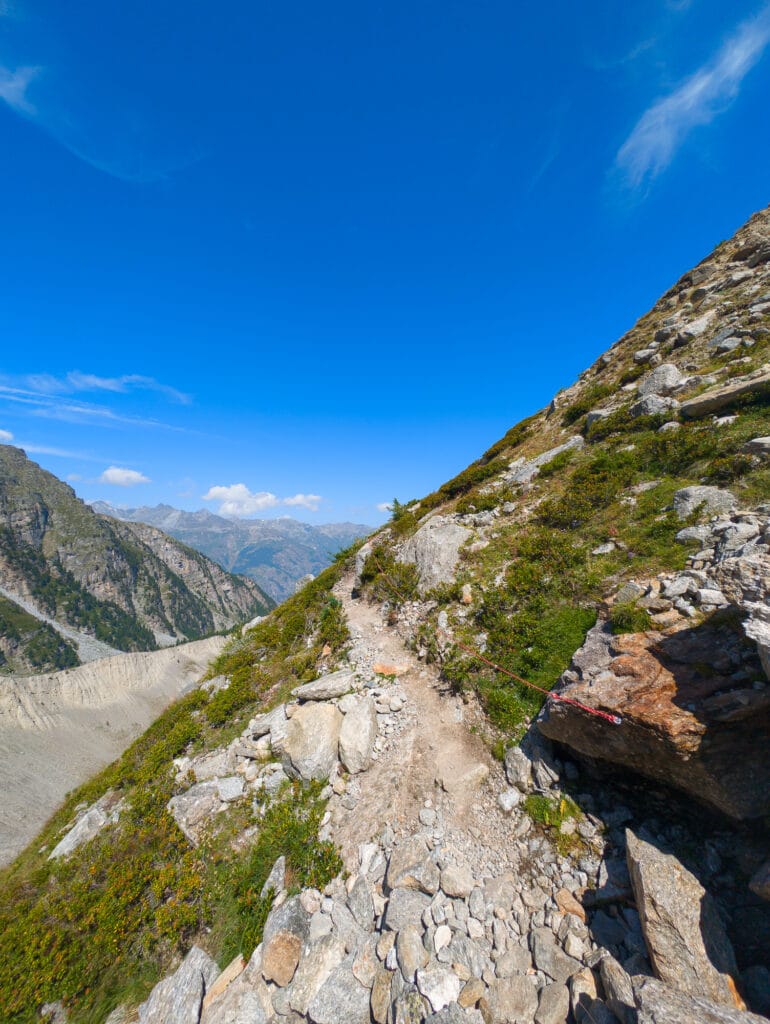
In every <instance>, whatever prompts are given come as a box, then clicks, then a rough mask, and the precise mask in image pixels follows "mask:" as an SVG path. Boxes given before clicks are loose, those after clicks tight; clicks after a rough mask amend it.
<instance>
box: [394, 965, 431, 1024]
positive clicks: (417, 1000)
mask: <svg viewBox="0 0 770 1024" xmlns="http://www.w3.org/2000/svg"><path fill="white" fill-rule="evenodd" d="M396 979H398V980H400V975H394V978H393V987H394V988H395V984H396ZM402 984H403V982H402ZM393 994H394V993H393V989H391V996H393ZM425 1008H426V1004H425V1000H424V999H423V997H422V996H421V995H420V993H419V992H418V991H417V989H416V988H415V986H414V985H407V986H405V987H404V988H403V990H402V991H400V992H399V993H398V995H396V996H395V998H394V999H393V1015H392V1021H393V1024H424V1021H425Z"/></svg>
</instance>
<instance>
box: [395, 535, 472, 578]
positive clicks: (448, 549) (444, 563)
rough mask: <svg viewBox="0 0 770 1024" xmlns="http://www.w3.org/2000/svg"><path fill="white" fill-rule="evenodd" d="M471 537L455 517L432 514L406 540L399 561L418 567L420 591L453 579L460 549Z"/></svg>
mask: <svg viewBox="0 0 770 1024" xmlns="http://www.w3.org/2000/svg"><path fill="white" fill-rule="evenodd" d="M470 536H471V531H470V530H469V529H467V527H465V526H460V524H459V523H456V522H455V521H454V519H452V518H450V517H448V516H431V517H430V519H428V520H427V521H426V522H425V523H423V525H422V526H421V527H420V529H419V530H417V532H416V533H415V534H414V535H413V536H412V537H410V538H409V539H408V540H407V541H406V542H405V544H404V545H403V547H402V548H401V552H400V553H399V556H398V560H399V561H400V562H405V563H407V564H411V565H414V566H416V567H417V572H418V575H419V589H420V593H421V594H424V593H425V592H426V591H428V590H432V588H433V587H437V586H438V585H439V584H440V583H452V582H454V578H455V570H456V569H457V562H458V561H459V558H460V548H461V547H462V546H463V544H464V543H465V542H466V540H468V538H469V537H470Z"/></svg>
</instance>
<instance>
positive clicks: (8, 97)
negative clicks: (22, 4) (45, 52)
mask: <svg viewBox="0 0 770 1024" xmlns="http://www.w3.org/2000/svg"><path fill="white" fill-rule="evenodd" d="M3 13H5V12H4V11H3V10H2V9H0V15H2V14H3ZM40 71H41V69H40V68H38V67H23V68H16V69H15V70H13V71H12V70H11V69H10V68H8V67H4V66H3V65H2V64H0V100H4V101H5V102H6V103H7V104H8V106H9V107H10V108H11V110H15V111H16V113H17V114H22V115H23V116H25V117H34V116H35V114H36V113H37V110H36V109H35V105H34V104H33V103H32V102H31V101H30V100H29V98H28V96H27V90H28V89H29V85H30V82H32V80H33V79H34V78H36V77H37V75H38V74H39V73H40Z"/></svg>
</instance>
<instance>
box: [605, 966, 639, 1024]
mask: <svg viewBox="0 0 770 1024" xmlns="http://www.w3.org/2000/svg"><path fill="white" fill-rule="evenodd" d="M599 973H600V975H601V979H602V987H603V988H604V995H605V999H606V1001H607V1005H608V1006H609V1008H610V1010H612V1012H613V1013H614V1014H615V1016H616V1017H617V1018H618V1020H619V1021H620V1024H636V1011H635V1006H636V1003H635V1000H634V989H633V986H632V984H631V978H630V977H629V975H628V974H627V973H626V971H624V970H623V968H622V967H621V966H620V964H619V963H618V962H617V960H616V959H615V958H614V957H613V956H610V954H609V953H607V954H605V955H604V956H603V957H602V959H601V961H600V962H599Z"/></svg>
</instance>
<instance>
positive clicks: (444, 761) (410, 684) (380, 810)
mask: <svg viewBox="0 0 770 1024" xmlns="http://www.w3.org/2000/svg"><path fill="white" fill-rule="evenodd" d="M353 583H354V580H353V576H352V575H350V576H346V577H345V578H344V579H343V580H342V581H341V582H340V584H339V585H338V586H337V588H336V589H335V595H336V596H337V598H338V599H339V600H340V601H342V603H343V605H344V608H345V612H346V615H347V619H348V626H349V628H350V632H351V635H352V638H353V643H352V647H351V651H350V655H349V657H350V660H351V662H352V663H353V664H354V665H355V666H356V667H357V668H358V670H359V672H360V674H361V675H362V676H363V677H364V678H367V677H371V675H372V674H373V667H374V665H376V664H378V663H380V664H382V665H391V666H394V667H396V668H397V669H398V670H399V672H398V678H397V681H396V682H395V683H394V684H391V687H390V688H389V689H386V691H385V693H386V695H387V694H388V693H389V692H390V690H392V691H393V693H394V695H395V697H396V701H398V700H399V698H400V697H401V696H403V698H405V699H406V704H405V707H404V708H403V710H401V711H399V712H398V715H397V719H398V726H397V728H396V729H395V730H394V732H393V733H391V735H390V736H388V739H387V743H386V745H385V747H384V749H383V750H382V751H381V753H380V754H379V757H378V759H377V761H376V762H375V763H374V764H373V765H372V767H371V768H370V769H369V770H368V771H366V772H364V773H363V774H361V775H358V776H355V777H354V778H353V779H352V780H351V783H350V785H349V788H348V800H347V803H348V804H350V805H352V806H349V807H347V808H345V807H344V806H343V807H339V808H337V809H336V813H334V814H333V820H332V825H333V827H334V839H335V842H337V843H338V844H339V846H340V847H341V849H342V851H343V857H344V858H345V860H346V862H348V861H350V862H351V863H352V861H353V859H354V858H355V857H356V856H357V848H358V844H359V843H362V842H368V841H369V840H370V839H372V838H373V837H374V836H375V835H380V834H381V833H382V830H383V828H385V827H386V826H390V827H391V828H392V829H393V831H394V832H395V833H396V834H406V833H411V832H413V831H415V829H416V828H419V827H422V825H424V824H425V823H426V822H430V821H431V819H432V818H433V815H432V814H431V813H430V812H431V811H432V812H434V814H435V822H434V823H435V827H436V829H437V833H440V834H441V835H442V837H448V836H450V835H451V837H452V841H453V845H458V844H459V845H466V846H470V847H471V848H472V849H470V850H469V851H468V854H467V855H468V856H473V857H479V856H481V859H482V860H483V861H484V862H485V863H486V864H487V865H488V866H489V867H490V868H492V867H497V868H504V867H505V866H506V860H507V858H506V855H505V843H506V841H507V835H508V834H509V832H510V824H509V822H508V820H506V819H505V818H504V816H503V815H502V814H501V812H500V811H499V809H498V806H497V802H496V794H497V793H498V792H499V791H500V790H501V789H502V788H503V787H504V785H505V783H504V778H503V774H502V771H501V769H500V765H499V764H498V763H497V762H496V761H495V760H494V759H493V758H492V756H491V755H490V753H489V750H488V748H487V746H486V744H485V743H484V742H483V740H482V739H481V737H480V735H479V734H478V733H477V732H475V731H472V728H473V726H474V724H475V723H477V722H479V721H480V711H479V709H478V708H477V706H476V705H475V704H474V703H473V702H470V703H464V701H463V700H462V698H461V697H458V696H456V695H454V694H452V693H451V692H449V691H448V690H447V689H446V687H445V686H443V685H442V684H441V683H440V681H439V678H438V672H437V670H436V669H435V668H434V667H433V666H426V665H424V664H423V663H422V662H420V661H419V660H418V659H417V657H416V655H415V654H414V653H413V652H412V651H410V650H409V649H408V648H407V647H406V646H405V644H404V641H403V640H402V638H401V637H400V636H399V634H398V631H397V628H396V627H391V626H387V625H385V624H384V622H383V619H382V613H381V610H380V607H379V606H378V605H373V604H369V603H368V602H366V601H365V600H363V599H354V598H353V597H351V591H352V589H353ZM381 699H382V698H381ZM386 699H387V696H386ZM342 803H343V805H344V803H345V801H344V800H343V801H342ZM345 810H347V811H348V813H347V814H346V813H343V812H344V811H345ZM421 811H422V812H423V819H424V820H423V821H422V822H421V820H420V812H421ZM425 812H428V813H427V814H425ZM335 819H336V820H335ZM482 835H483V836H484V848H483V849H481V847H480V838H481V836H482Z"/></svg>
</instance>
